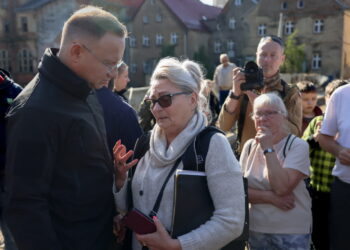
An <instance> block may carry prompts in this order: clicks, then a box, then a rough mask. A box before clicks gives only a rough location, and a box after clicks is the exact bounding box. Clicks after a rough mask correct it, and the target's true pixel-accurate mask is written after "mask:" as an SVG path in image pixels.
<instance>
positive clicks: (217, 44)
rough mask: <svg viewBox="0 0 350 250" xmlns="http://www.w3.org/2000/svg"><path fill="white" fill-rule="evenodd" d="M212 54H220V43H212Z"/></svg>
mask: <svg viewBox="0 0 350 250" xmlns="http://www.w3.org/2000/svg"><path fill="white" fill-rule="evenodd" d="M214 53H215V54H219V53H221V42H220V41H215V42H214Z"/></svg>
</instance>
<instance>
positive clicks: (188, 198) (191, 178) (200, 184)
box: [171, 170, 249, 250]
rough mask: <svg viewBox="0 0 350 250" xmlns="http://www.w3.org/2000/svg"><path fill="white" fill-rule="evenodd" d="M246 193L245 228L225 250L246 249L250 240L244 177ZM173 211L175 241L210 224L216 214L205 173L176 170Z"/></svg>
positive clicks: (245, 184)
mask: <svg viewBox="0 0 350 250" xmlns="http://www.w3.org/2000/svg"><path fill="white" fill-rule="evenodd" d="M243 183H244V189H245V194H246V197H245V198H246V202H245V210H246V215H245V225H244V230H243V233H242V235H241V236H240V237H238V238H237V239H235V240H233V241H231V242H230V243H229V244H228V245H226V246H225V247H223V248H222V250H236V249H244V245H245V241H246V240H248V218H249V216H248V197H247V181H246V179H245V178H243ZM174 185H175V187H174V190H175V193H174V210H173V223H172V224H173V225H172V230H171V236H172V237H173V238H176V237H178V236H180V235H183V234H186V233H189V232H190V231H192V230H194V229H196V228H198V227H199V226H200V225H202V224H204V223H205V222H207V221H208V220H209V219H210V218H211V217H212V216H213V213H214V210H215V208H214V204H213V200H212V199H211V196H210V193H209V189H208V185H207V176H206V174H205V172H200V171H190V170H177V171H176V174H175V181H174Z"/></svg>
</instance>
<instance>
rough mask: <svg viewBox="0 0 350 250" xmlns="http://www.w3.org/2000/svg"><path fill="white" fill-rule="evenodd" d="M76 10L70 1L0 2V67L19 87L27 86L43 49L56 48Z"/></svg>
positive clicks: (73, 2)
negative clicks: (67, 22) (63, 29)
mask: <svg viewBox="0 0 350 250" xmlns="http://www.w3.org/2000/svg"><path fill="white" fill-rule="evenodd" d="M76 8H77V4H76V2H75V1H72V0H37V1H31V0H3V1H1V6H0V18H1V23H2V24H3V25H2V26H1V27H0V67H2V68H5V69H7V70H9V71H10V72H11V73H12V76H13V77H14V79H15V80H16V81H17V82H18V83H20V84H22V85H24V84H26V83H27V82H29V81H30V80H31V79H32V78H33V76H34V75H35V73H36V71H37V65H38V63H39V61H40V57H41V55H42V53H43V52H44V49H45V48H46V47H57V46H58V45H59V34H60V32H61V29H62V26H63V23H64V21H65V20H66V19H67V18H68V17H69V16H70V15H71V13H72V12H73V11H74V10H75V9H76Z"/></svg>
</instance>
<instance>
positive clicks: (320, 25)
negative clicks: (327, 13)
mask: <svg viewBox="0 0 350 250" xmlns="http://www.w3.org/2000/svg"><path fill="white" fill-rule="evenodd" d="M323 30H324V20H323V19H317V20H315V21H314V33H322V32H323Z"/></svg>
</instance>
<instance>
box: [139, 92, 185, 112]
mask: <svg viewBox="0 0 350 250" xmlns="http://www.w3.org/2000/svg"><path fill="white" fill-rule="evenodd" d="M190 94H192V93H191V92H177V93H172V94H166V95H162V96H160V97H159V98H158V99H152V98H146V99H145V102H146V103H148V104H150V107H151V108H153V107H154V105H156V103H157V102H158V104H159V106H161V107H162V108H167V107H170V106H171V104H172V97H173V96H176V95H190Z"/></svg>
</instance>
